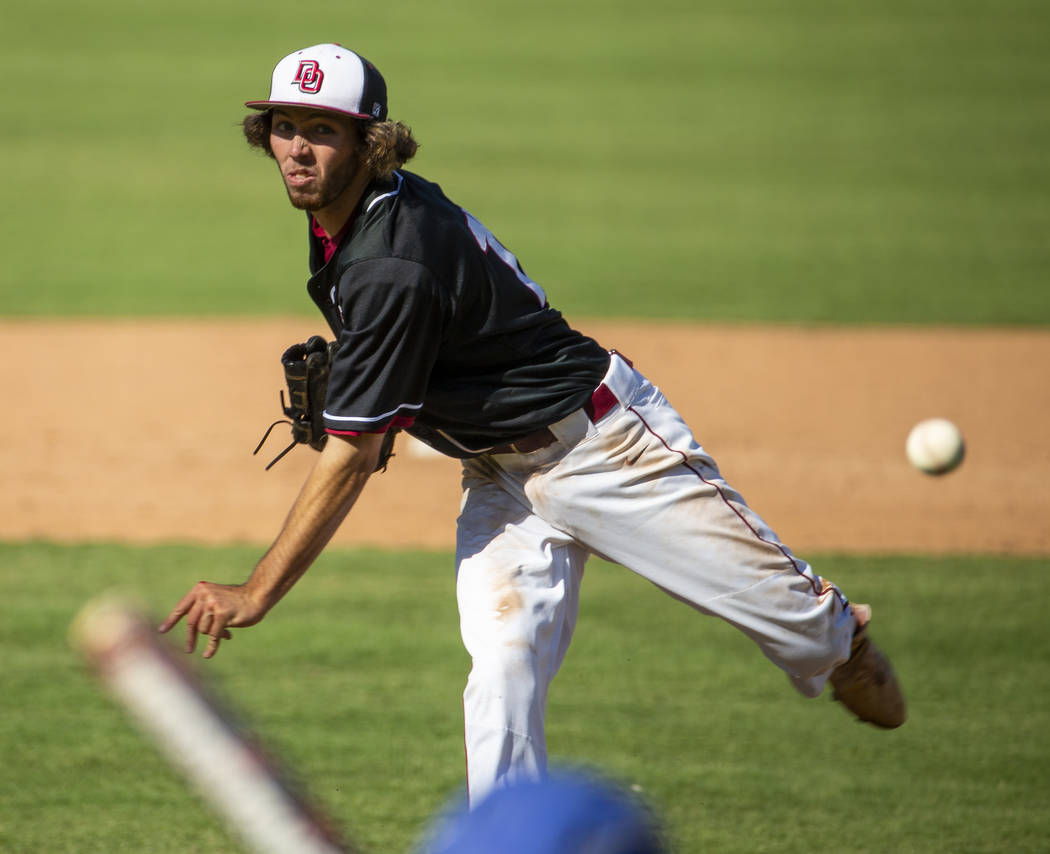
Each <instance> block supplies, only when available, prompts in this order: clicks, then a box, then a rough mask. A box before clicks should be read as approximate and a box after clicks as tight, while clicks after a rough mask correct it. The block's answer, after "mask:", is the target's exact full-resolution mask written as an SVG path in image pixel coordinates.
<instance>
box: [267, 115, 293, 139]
mask: <svg viewBox="0 0 1050 854" xmlns="http://www.w3.org/2000/svg"><path fill="white" fill-rule="evenodd" d="M271 130H272V131H273V132H274V133H275V134H277V135H279V136H290V135H291V133H292V123H291V122H290V121H288V120H287V119H275V120H274V123H273V127H272V128H271Z"/></svg>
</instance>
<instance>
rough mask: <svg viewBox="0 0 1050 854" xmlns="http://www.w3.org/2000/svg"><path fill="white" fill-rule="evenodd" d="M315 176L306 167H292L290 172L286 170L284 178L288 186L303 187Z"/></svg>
mask: <svg viewBox="0 0 1050 854" xmlns="http://www.w3.org/2000/svg"><path fill="white" fill-rule="evenodd" d="M315 177H316V176H315V175H314V174H313V173H312V172H310V171H308V170H306V169H293V170H292V171H291V172H286V173H285V176H284V180H285V181H286V182H287V184H288V186H289V187H304V186H306V185H307V184H309V183H311V182H312V181H313V180H314V178H315Z"/></svg>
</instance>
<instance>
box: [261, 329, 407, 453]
mask: <svg viewBox="0 0 1050 854" xmlns="http://www.w3.org/2000/svg"><path fill="white" fill-rule="evenodd" d="M335 349H336V343H335V341H328V342H325V340H324V339H323V338H322V337H321V336H320V335H314V336H313V337H312V338H310V340H309V341H307V342H306V343H304V344H293V345H292V346H291V347H289V348H288V349H287V350H285V351H284V353H283V355H282V356H281V365H282V366H283V367H284V379H285V382H286V383H287V384H288V402H287V403H285V400H284V390H283V389H282V390H281V409H282V410H283V411H284V414H285V416H286V418H281V419H279V420H277V421H274V422H273V424H271V425H270V426H269V428H267V430H266V433H265V434H263V437H262V439H261V440H260V441H259V444H258V445H257V446H256V448H255V450H254V451H252V453H253V454H257V453H259V451H260V449H261V448H262V446H263V444H264V443H265V442H266V439H267V438H268V437H269V435H270V431H271V430H273V428H274V427H276V426H277V425H278V424H290V425H291V426H292V442H291V444H290V445H289V446H288V447H287V448H285V449H284V450H283V451H281V453H279V454H278V455H277V456H276V457H274V458H273V460H271V461H270V464H269V465H268V466H267V467H266V470H267V471H269V470H270V469H271V468H272V467H273V465H274V463H276V462H277V461H278V460H279V459H281V457H283V456H284V455H285V454H287V453H288V452H289V451H290V450H291V449H292V448H294V447H295V446H296V445H309V446H310V447H311V448H313V449H314V450H316V451H320V450H321V449H322V448H323V447H324V446H325V443H326V442H327V441H328V434H327V433H326V432H325V429H324V417H323V413H324V405H325V397H326V396H327V394H328V375H329V373H330V372H331V370H332V357H333V356H334V354H335ZM396 433H397V431H396V430H387V431H386V433H384V434H383V444H382V445H381V446H380V449H379V461H378V463H377V464H376V467H375V471H381V470H385V469H386V465H387V463H388V462H389V460H390V457H392V456H393V451H394V436H395V434H396Z"/></svg>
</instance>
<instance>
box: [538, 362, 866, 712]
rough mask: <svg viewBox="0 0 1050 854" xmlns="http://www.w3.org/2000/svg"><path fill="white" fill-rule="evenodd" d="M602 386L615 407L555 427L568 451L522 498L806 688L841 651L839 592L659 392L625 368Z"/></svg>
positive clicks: (851, 623)
mask: <svg viewBox="0 0 1050 854" xmlns="http://www.w3.org/2000/svg"><path fill="white" fill-rule="evenodd" d="M611 383H612V384H611V387H612V390H613V392H614V393H615V394H616V397H617V398H618V400H620V402H621V404H622V406H620V407H616V408H615V409H614V410H613V411H612V412H611V413H610V414H608V415H607V416H605V417H604V418H603V419H601V420H600V421H599V423H598V424H597V425H591V424H589V423H588V422H587V421H586V418H585V416H583V415H582V413H581V414H580V416H579V418H578V419H576V421H577V423H576V424H575V425H574V424H573V422H572V420H571V419H570V420H569V421H567V422H566V423H561V424H559V425H556V426H557V427H558V431H560V432H562V433H563V435H564V437H565V442H566V445H567V446H568V447H569V448H570V450H568V452H567V453H566V454H565V455H564V456H563V457H562V458H561V459H560V460H559V461H558V463H557V465H555V466H553V467H551V468H550V469H549V470H547V471H545V472H543V473H541V474H538V475H537V476H536V477H534V478H532V479H530V480H528V481H526V482H525V487H524V488H525V493H526V495H527V498H528V500H529V501H531V502H532V504H533V506H534V507H535V508H536V511H537V512H538V513H540V514H541V515H543V516H544V517H545V518H548V519H556V520H557V521H558V524H559V525H563V526H564V527H565V530H566V531H568V532H569V533H570V534H571V535H572V536H573V537H574V538H576V539H577V540H578V541H579V542H580V543H582V544H584V545H585V546H587V547H588V548H589V549H590V550H591V551H593V552H594V553H596V554H601V555H602V556H604V557H606V558H608V559H609V560H612V561H615V562H617V563H620V564H622V565H623V566H626V567H627V568H629V569H631V570H633V571H635V572H637V573H639V574H640V575H642V576H644V577H646V578H648V579H649V580H650V581H652V582H653V583H654V584H656V585H658V586H659V587H661V588H663V589H664V590H666V591H668V592H669V593H671V594H672V595H674V596H675V597H677V598H679V599H681V600H682V601H684V602H686V603H688V604H690V605H692V606H693V607H694V608H696V609H698V610H700V611H702V612H704V613H707V614H713V615H716V616H719V617H721V618H722V619H724V620H726V621H728V622H729V623H731V624H732V625H734V626H736V627H737V628H739V629H740V630H741V631H743V632H745V633H746V634H747V635H748V636H749V637H751V638H752V639H753V640H754V641H755V642H756V643H757V644H758V646H759V647H760V648H761V649H762V651H763V653H764V654H765V655H766V656H767V657H768V658H769V659H770V660H771V661H773V662H774V663H775V664H776V665H777V666H779V667H780V668H781V669H783V670H784V671H785V672H786V673H787V675H788V676H789V678H790V679H791V681H792V683H793V684H794V685H795V687H796V688H797V689H798V690H799V691H800V692H802V693H803V694H805V695H806V696H816V695H817V694H819V693H820V692H821V690H822V689H823V688H824V684H825V682H826V680H827V678H828V676H829V674H830V673H831V671H832V670H833V669H834V668H835V667H836V666H837V665H838V664H840V663H842V662H844V661H846V660H847V659H848V657H849V650H850V639H851V637H852V635H853V632H854V629H855V628H856V620H855V618H854V616H853V614H852V613H851V609H850V608H849V603H848V602H847V600H846V598H845V596H843V595H842V594H841V592H840V591H838V590H837V588H835V587H834V586H833V585H831V584H829V583H827V582H825V581H824V580H823V579H821V578H820V577H818V576H817V575H815V574H814V572H813V571H812V569H811V568H810V566H809V565H808V564H807V563H806V562H805V561H803V560H801V559H799V558H798V557H796V556H795V555H794V554H792V552H791V551H790V550H789V549H788V548H787V546H785V545H784V544H783V543H782V542H781V541H780V539H779V538H778V537H777V535H776V534H775V533H774V531H773V530H772V529H771V528H770V527H769V526H768V525H767V524H766V523H765V522H764V521H763V520H762V519H761V518H760V517H759V516H758V515H757V514H756V513H755V512H754V511H753V510H752V509H751V508H750V507H749V506H748V505H747V503H746V502H745V501H744V499H743V498H742V497H741V495H740V494H739V493H738V492H737V491H736V490H734V489H733V488H732V487H731V486H729V484H728V483H726V481H725V479H724V478H723V477H722V476H721V474H720V473H719V471H718V468H717V466H716V464H715V462H714V460H713V459H711V457H710V456H708V455H707V454H706V453H705V452H704V450H703V449H702V448H701V447H700V446H699V445H698V444H697V443H696V441H695V440H694V438H693V436H692V433H691V432H690V430H689V428H688V427H687V426H686V425H685V423H684V422H683V421H682V419H681V417H680V416H679V415H678V413H677V412H676V411H675V410H674V409H673V408H672V407H671V406H670V405H669V404H668V403H667V401H666V400H665V399H664V398H663V395H662V394H661V393H660V392H659V390H658V389H656V388H655V387H653V386H652V385H651V384H649V383H648V381H646V380H645V379H644V377H641V375H639V374H637V373H636V372H634V371H630V372H629V373H627V372H625V371H623V370H621V371H620V376H619V377H616V376H613V377H612V379H611ZM581 419H582V420H581ZM574 431H575V434H576V435H573V433H574Z"/></svg>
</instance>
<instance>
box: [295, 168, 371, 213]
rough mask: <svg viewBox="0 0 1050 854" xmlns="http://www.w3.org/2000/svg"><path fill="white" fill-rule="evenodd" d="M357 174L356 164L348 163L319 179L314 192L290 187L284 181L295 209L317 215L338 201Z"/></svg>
mask: <svg viewBox="0 0 1050 854" xmlns="http://www.w3.org/2000/svg"><path fill="white" fill-rule="evenodd" d="M355 174H356V168H355V164H353V163H347V164H345V165H344V166H343V167H342V168H340V169H339V170H338V171H337V172H334V173H333V174H331V175H328V176H326V177H324V178H323V179H319V180H318V182H317V184H316V186H315V187H314V188H313V189H312V190H306V189H303V188H301V187H290V186H288V182H287V181H284V189H285V191H286V192H287V193H288V201H289V202H291V204H292V207H293V208H296V209H297V210H301V211H307V212H309V213H317V211H321V210H324V209H325V208H326V207H328V206H329V205H331V204H334V203H335V202H336V201H338V199H339V197H340V196H342V195H343V193H345V192H346V190H347V189H348V188H349V186H350V184H351V183H352V182H353V180H354V176H355Z"/></svg>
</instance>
